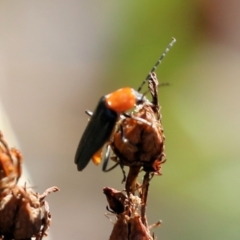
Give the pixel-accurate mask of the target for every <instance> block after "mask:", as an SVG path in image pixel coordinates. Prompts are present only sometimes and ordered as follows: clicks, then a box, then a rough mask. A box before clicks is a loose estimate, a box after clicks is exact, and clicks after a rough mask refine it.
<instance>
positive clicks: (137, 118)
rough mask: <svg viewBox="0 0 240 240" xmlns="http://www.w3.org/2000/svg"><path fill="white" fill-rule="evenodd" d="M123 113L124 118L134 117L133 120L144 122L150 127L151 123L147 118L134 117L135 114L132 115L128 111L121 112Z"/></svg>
mask: <svg viewBox="0 0 240 240" xmlns="http://www.w3.org/2000/svg"><path fill="white" fill-rule="evenodd" d="M123 115H124V117H126V118H132V119H134V120H136V121H138V122H141V123H144V124H146V125H148V126H150V127H152V123H150V122H148V121H147V120H145V119H143V118H140V117H136V116H132V115H130V114H128V113H123Z"/></svg>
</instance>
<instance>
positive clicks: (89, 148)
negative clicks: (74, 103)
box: [75, 97, 118, 171]
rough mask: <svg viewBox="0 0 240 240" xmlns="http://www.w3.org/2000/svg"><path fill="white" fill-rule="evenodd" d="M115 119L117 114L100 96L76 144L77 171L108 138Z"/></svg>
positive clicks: (80, 169)
mask: <svg viewBox="0 0 240 240" xmlns="http://www.w3.org/2000/svg"><path fill="white" fill-rule="evenodd" d="M117 120H118V114H117V113H116V112H114V111H113V110H110V109H109V108H107V106H106V104H105V97H102V98H101V99H100V101H99V103H98V105H97V107H96V109H95V111H94V113H93V115H92V117H91V119H90V121H89V122H88V125H87V127H86V129H85V131H84V133H83V135H82V138H81V139H80V142H79V144H78V148H77V152H76V155H75V163H76V164H77V168H78V171H82V170H83V169H84V168H85V167H86V166H87V164H88V163H89V161H90V160H91V158H92V156H93V155H94V154H95V153H96V152H97V151H98V150H99V149H100V148H102V147H103V145H104V144H105V143H106V141H108V140H109V138H110V136H111V133H112V131H113V129H114V126H115V124H116V122H117Z"/></svg>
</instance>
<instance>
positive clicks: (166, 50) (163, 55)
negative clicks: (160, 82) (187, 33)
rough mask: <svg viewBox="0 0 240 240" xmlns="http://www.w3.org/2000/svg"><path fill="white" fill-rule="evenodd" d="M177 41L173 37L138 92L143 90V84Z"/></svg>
mask: <svg viewBox="0 0 240 240" xmlns="http://www.w3.org/2000/svg"><path fill="white" fill-rule="evenodd" d="M175 42H176V39H175V38H172V41H171V42H170V43H169V44H168V46H167V47H166V49H165V50H164V52H163V53H162V55H161V56H160V58H159V59H158V61H157V62H156V63H155V65H154V66H153V68H152V69H151V71H150V72H149V73H148V75H147V77H146V78H145V79H144V80H143V82H142V84H141V85H140V87H139V88H138V92H140V91H141V90H142V87H143V85H144V84H145V83H146V82H147V80H148V78H149V77H150V75H151V73H153V72H155V71H156V69H157V67H158V65H160V64H161V63H162V60H163V59H164V57H165V56H166V54H167V52H168V51H169V50H170V48H171V47H172V46H173V45H174V43H175Z"/></svg>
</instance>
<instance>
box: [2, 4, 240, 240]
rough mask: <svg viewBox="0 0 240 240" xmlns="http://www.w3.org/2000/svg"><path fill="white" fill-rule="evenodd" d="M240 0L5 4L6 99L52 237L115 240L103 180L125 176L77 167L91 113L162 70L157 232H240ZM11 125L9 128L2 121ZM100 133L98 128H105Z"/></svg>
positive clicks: (152, 202)
mask: <svg viewBox="0 0 240 240" xmlns="http://www.w3.org/2000/svg"><path fill="white" fill-rule="evenodd" d="M239 10H240V2H238V1H234V0H230V1H217V0H210V1H208V2H206V1H202V0H195V1H187V0H186V1H178V0H170V1H159V0H152V1H141V0H140V1H126V0H122V1H119V0H118V1H99V0H98V1H97V0H95V1H77V0H70V1H45V0H44V1H36V2H33V1H25V0H23V1H17V2H16V1H1V3H0V31H1V32H0V49H1V50H0V55H1V56H0V74H1V75H0V76H1V78H0V94H1V95H0V97H1V102H2V104H3V107H4V109H5V110H6V112H7V115H8V118H9V121H10V122H11V126H12V129H13V131H14V132H15V134H16V136H17V139H18V142H19V146H20V148H21V149H22V151H23V154H24V156H25V164H26V166H27V169H28V171H29V172H30V175H31V176H32V179H31V180H30V185H31V184H32V185H34V186H36V190H37V191H42V190H43V189H44V188H46V187H48V186H49V185H57V186H59V187H60V189H61V192H60V193H58V194H55V195H54V196H51V197H50V198H49V203H50V207H51V209H52V215H53V225H52V228H51V234H52V239H107V238H108V236H109V234H110V232H111V228H112V225H111V223H110V222H109V220H108V219H106V218H105V217H104V216H103V213H104V212H105V205H106V200H105V197H104V195H103V194H102V188H103V187H105V186H109V187H113V188H116V189H119V190H120V189H122V188H123V185H122V184H121V179H122V175H121V171H120V170H119V169H115V170H114V171H112V172H110V173H108V174H104V173H102V172H101V167H95V166H93V164H92V163H91V164H89V166H88V168H86V170H84V171H83V172H81V173H78V172H77V170H76V167H75V166H74V164H73V159H74V154H75V150H76V146H77V143H78V141H79V138H80V136H81V134H82V132H83V130H84V128H85V126H86V123H87V116H86V115H85V114H84V110H85V109H90V110H93V109H94V107H95V105H96V103H97V101H98V99H99V97H100V96H102V95H105V94H107V93H109V92H112V91H113V90H115V89H118V88H120V87H124V86H131V87H134V88H137V87H138V86H139V85H140V83H141V81H142V80H143V79H144V78H145V77H146V75H147V73H148V72H149V70H150V69H151V67H152V66H153V64H154V63H155V62H156V60H157V59H158V57H159V56H160V54H161V53H162V52H163V50H164V49H165V47H166V46H167V45H168V43H169V42H170V41H171V37H175V38H176V39H177V43H176V44H175V45H174V47H173V48H172V49H171V51H170V52H169V53H168V54H167V56H166V58H165V59H164V61H163V63H162V65H161V66H160V67H159V68H158V69H157V75H158V78H159V80H160V81H161V82H169V83H171V86H170V87H164V88H161V89H160V104H161V106H162V110H161V113H162V116H163V126H164V131H165V136H166V155H167V162H166V163H165V164H164V165H163V171H162V172H163V175H162V176H160V177H156V178H154V179H153V181H152V183H151V189H150V196H149V203H148V209H147V211H148V216H149V222H150V223H153V222H155V221H157V220H158V219H161V220H163V225H162V227H160V228H157V229H155V233H156V235H157V237H158V239H162V240H163V239H166V240H176V239H184V240H187V239H189V240H190V239H194V240H200V239H204V240H207V239H209V240H210V239H218V240H226V239H231V240H235V239H236V240H237V239H240V227H239V224H240V208H239V202H240V201H239V200H240V181H239V180H240V162H239V158H240V148H239V140H240V128H239V122H240V121H239V120H240V111H239V110H240V103H239V102H240V96H239V90H240V81H239V76H240V67H239V60H240V54H239V53H240V41H239V38H240V28H239V23H240V14H239ZM1 129H2V130H3V132H4V126H1ZM96 137H97V133H96Z"/></svg>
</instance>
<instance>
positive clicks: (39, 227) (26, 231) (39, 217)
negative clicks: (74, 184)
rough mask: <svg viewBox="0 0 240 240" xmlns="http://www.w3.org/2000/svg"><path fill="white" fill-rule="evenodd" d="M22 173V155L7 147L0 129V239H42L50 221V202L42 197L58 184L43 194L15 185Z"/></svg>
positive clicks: (52, 190)
mask: <svg viewBox="0 0 240 240" xmlns="http://www.w3.org/2000/svg"><path fill="white" fill-rule="evenodd" d="M21 173H22V156H21V153H20V152H19V151H18V150H17V149H15V148H12V149H10V148H9V147H8V144H7V143H6V142H5V140H4V138H3V135H2V133H1V132H0V239H1V240H3V239H4V240H31V239H35V240H41V239H42V238H43V237H44V236H46V235H47V231H48V229H49V227H50V223H51V214H50V211H49V206H48V203H47V201H46V200H45V198H46V196H47V195H48V194H49V193H52V192H57V191H59V189H58V188H57V187H50V188H48V189H47V190H46V191H45V192H44V193H43V194H39V193H36V192H34V191H33V190H32V189H31V188H27V187H26V185H25V186H19V185H17V183H18V180H19V178H20V177H21Z"/></svg>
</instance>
